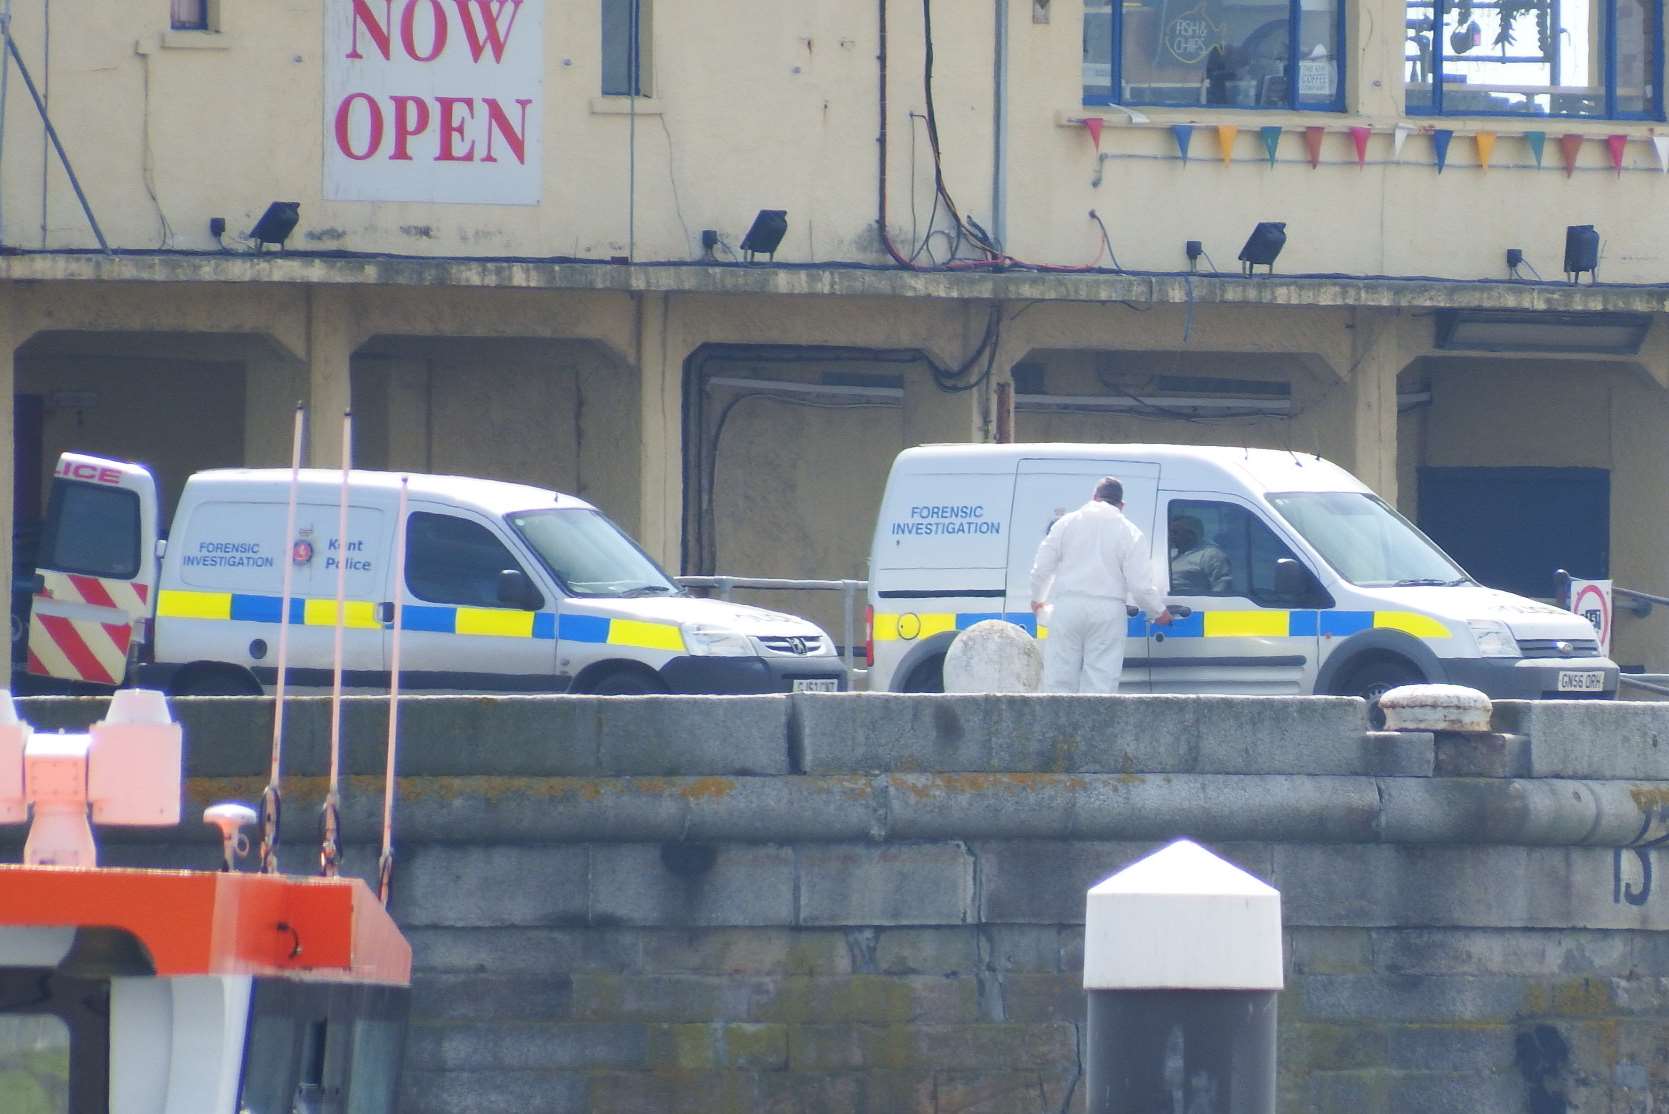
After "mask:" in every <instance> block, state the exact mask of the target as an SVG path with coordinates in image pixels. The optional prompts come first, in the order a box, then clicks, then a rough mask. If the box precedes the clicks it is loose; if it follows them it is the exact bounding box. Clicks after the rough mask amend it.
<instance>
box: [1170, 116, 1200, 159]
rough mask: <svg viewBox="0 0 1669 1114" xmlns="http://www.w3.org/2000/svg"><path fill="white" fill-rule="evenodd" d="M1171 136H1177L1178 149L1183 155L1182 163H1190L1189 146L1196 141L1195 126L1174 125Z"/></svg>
mask: <svg viewBox="0 0 1669 1114" xmlns="http://www.w3.org/2000/svg"><path fill="white" fill-rule="evenodd" d="M1171 134H1172V135H1174V136H1176V149H1177V151H1178V152H1179V153H1180V154H1181V155H1182V161H1183V162H1187V161H1188V144H1189V143H1191V142H1193V139H1194V125H1192V124H1172V125H1171Z"/></svg>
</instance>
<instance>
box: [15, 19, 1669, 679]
mask: <svg viewBox="0 0 1669 1114" xmlns="http://www.w3.org/2000/svg"><path fill="white" fill-rule="evenodd" d="M0 4H4V5H5V9H3V10H9V16H10V36H11V42H12V44H14V46H15V50H16V53H15V55H14V54H8V57H7V59H6V64H5V74H6V76H5V79H4V81H3V83H0V87H3V88H4V90H5V93H4V101H3V105H4V108H3V116H0V124H3V132H0V245H3V247H4V254H0V381H4V384H5V386H6V388H7V389H4V390H0V440H4V441H7V442H10V443H11V444H13V445H14V447H15V450H14V451H15V457H14V459H15V460H16V462H17V466H16V468H15V470H14V482H13V483H12V484H9V485H0V526H7V527H9V528H6V529H0V539H8V541H9V539H11V538H12V537H13V533H14V530H16V531H18V532H19V537H26V536H27V531H28V527H29V525H30V523H31V522H33V521H35V520H37V519H38V518H39V516H40V514H41V512H42V500H43V493H44V476H45V475H46V474H47V472H48V471H49V470H50V461H52V460H53V459H55V458H56V455H57V454H58V453H59V452H61V451H63V450H65V449H72V448H73V449H79V450H84V451H89V452H95V453H100V454H108V455H117V456H122V457H126V458H132V459H138V460H142V461H145V462H147V463H149V464H151V465H153V466H154V468H155V469H156V471H157V474H158V475H159V477H160V478H161V480H162V484H163V488H164V492H165V495H166V497H167V499H168V500H169V501H170V503H171V501H172V499H173V498H174V497H175V496H176V495H177V494H178V491H179V489H180V487H181V485H182V484H183V482H184V479H185V477H186V475H187V474H189V473H190V472H191V471H194V470H196V469H199V468H205V467H213V466H222V465H233V464H251V465H271V464H279V463H283V462H285V461H286V460H287V457H288V453H289V441H290V420H291V413H292V411H293V408H294V406H295V404H296V402H297V401H298V400H300V401H301V402H303V403H304V405H305V407H306V409H307V411H308V414H309V416H310V421H311V435H310V443H309V453H310V456H311V459H312V460H313V461H315V462H317V463H320V464H326V465H334V464H335V463H336V462H338V461H339V460H340V453H341V449H340V416H341V414H342V412H343V411H344V410H345V409H348V408H349V407H351V408H352V410H353V412H354V414H355V416H356V437H355V461H356V463H357V464H358V465H360V466H364V467H377V468H381V467H387V468H405V469H414V470H425V471H441V472H459V473H465V474H475V475H483V476H492V477H499V478H509V479H519V480H525V481H529V482H534V483H541V484H547V485H551V486H554V487H557V488H560V489H563V490H566V491H572V492H575V493H577V494H580V495H582V496H584V497H586V498H588V499H591V500H592V501H594V502H595V503H597V504H598V505H599V506H601V507H603V508H604V509H605V510H606V511H607V512H608V513H609V514H610V515H611V516H613V517H614V518H615V519H617V520H618V521H619V522H621V523H622V525H624V526H625V527H626V528H627V529H628V530H630V531H631V532H633V533H634V534H635V535H636V536H637V537H638V538H639V539H640V540H641V541H642V542H643V544H644V545H645V547H646V548H647V549H648V550H649V551H650V552H651V553H652V554H653V555H655V556H656V557H657V558H658V559H660V560H661V561H662V562H663V563H664V564H665V565H667V566H668V567H669V568H671V569H673V570H675V571H680V570H681V571H684V572H688V573H708V572H726V573H734V574H744V575H755V576H783V577H819V578H841V577H862V576H864V574H865V568H864V565H865V560H866V557H867V551H868V543H869V535H870V529H871V526H872V523H873V518H874V512H875V509H876V506H877V504H878V502H879V499H880V494H881V486H882V483H883V481H884V479H885V475H886V469H887V466H888V464H889V463H890V461H891V459H892V456H893V455H894V454H895V453H896V452H897V451H898V450H899V449H901V448H903V447H905V446H907V445H913V444H920V443H924V442H931V441H980V440H995V439H999V438H1013V439H1016V440H1090V441H1120V440H1140V441H1156V442H1165V441H1176V442H1186V443H1227V444H1245V445H1257V446H1273V447H1285V448H1290V449H1292V450H1293V451H1295V452H1304V453H1308V452H1316V453H1320V454H1322V455H1325V456H1327V457H1330V458H1332V459H1335V460H1337V461H1338V462H1339V463H1341V464H1343V465H1345V466H1346V467H1348V468H1350V469H1352V470H1353V471H1355V472H1356V473H1357V474H1359V475H1360V476H1361V477H1362V478H1363V479H1364V480H1366V481H1367V482H1368V483H1369V484H1370V485H1372V486H1373V487H1374V488H1375V490H1377V491H1378V492H1379V493H1380V494H1382V495H1383V496H1384V497H1385V498H1386V499H1388V500H1391V501H1393V502H1394V503H1396V504H1397V505H1398V506H1399V507H1400V508H1401V509H1402V510H1403V511H1404V513H1406V514H1408V515H1409V516H1410V517H1411V518H1414V519H1415V520H1416V521H1418V522H1421V523H1422V524H1424V525H1426V526H1427V527H1428V529H1429V531H1430V532H1431V533H1433V534H1434V536H1437V537H1438V539H1439V540H1440V541H1444V542H1446V543H1447V544H1450V545H1451V546H1452V547H1453V548H1454V549H1455V550H1456V551H1457V553H1458V554H1459V555H1460V556H1461V557H1462V558H1463V560H1471V561H1472V563H1473V564H1478V563H1479V561H1482V563H1483V566H1484V567H1483V568H1480V569H1478V570H1477V571H1480V573H1485V572H1487V573H1488V574H1490V575H1491V576H1493V577H1494V578H1495V579H1498V580H1502V581H1503V582H1506V583H1508V584H1509V585H1510V586H1513V587H1515V588H1518V589H1520V590H1526V591H1532V590H1535V589H1536V588H1537V586H1538V585H1541V588H1540V590H1539V591H1536V593H1535V594H1539V595H1549V594H1551V591H1552V588H1551V578H1552V572H1553V568H1554V567H1556V566H1557V565H1558V564H1566V565H1568V566H1569V567H1571V570H1572V571H1573V572H1575V573H1577V574H1579V575H1591V576H1601V575H1609V576H1612V577H1614V578H1615V579H1616V581H1617V582H1618V583H1620V584H1624V585H1627V586H1630V587H1634V588H1639V589H1642V590H1646V591H1651V592H1661V593H1665V594H1669V568H1666V557H1665V554H1666V553H1669V482H1666V480H1669V438H1666V437H1665V436H1664V433H1665V431H1666V430H1669V340H1666V339H1665V331H1666V323H1665V321H1664V314H1665V312H1669V286H1666V285H1664V284H1665V282H1666V280H1669V223H1666V222H1664V221H1663V220H1661V219H1660V218H1659V217H1658V214H1659V213H1660V212H1661V211H1662V210H1663V207H1664V206H1665V204H1666V203H1669V175H1666V174H1665V173H1664V172H1663V167H1664V166H1665V165H1669V163H1665V162H1663V161H1660V160H1664V159H1669V143H1665V142H1663V141H1662V136H1661V135H1660V133H1662V132H1663V128H1664V124H1663V117H1662V95H1661V88H1660V87H1661V75H1660V70H1661V62H1660V58H1661V46H1662V44H1661V41H1660V38H1661V32H1660V30H1659V28H1660V27H1661V11H1660V8H1659V7H1658V6H1657V4H1656V2H1655V0H1647V3H1646V4H1645V5H1641V4H1640V3H1638V2H1637V0H1590V2H1589V3H1587V4H1586V5H1582V6H1580V10H1578V8H1579V6H1578V5H1576V4H1575V3H1574V2H1573V0H1564V6H1563V8H1561V7H1560V5H1559V4H1557V3H1554V2H1553V0H1546V3H1544V4H1543V5H1542V6H1541V7H1539V8H1538V7H1537V5H1536V4H1535V3H1534V2H1533V0H1531V2H1526V3H1516V2H1515V3H1509V4H1508V5H1507V6H1506V9H1505V10H1506V12H1507V15H1506V18H1507V20H1508V23H1509V26H1510V27H1512V28H1514V29H1516V32H1517V33H1516V36H1515V38H1516V40H1517V41H1516V42H1515V43H1513V44H1506V45H1505V46H1501V45H1496V44H1493V43H1492V41H1490V40H1491V37H1492V36H1493V35H1494V34H1495V32H1496V30H1498V24H1499V21H1500V19H1501V18H1502V17H1501V15H1500V12H1501V11H1502V10H1503V9H1502V8H1501V7H1497V8H1492V9H1488V10H1486V9H1482V8H1480V9H1479V10H1478V12H1477V13H1473V12H1472V11H1471V8H1470V6H1466V7H1465V9H1464V10H1461V6H1459V5H1456V6H1455V7H1454V9H1453V10H1449V9H1447V8H1444V7H1438V6H1434V5H1433V4H1429V3H1428V4H1423V5H1422V4H1413V5H1404V4H1401V3H1394V2H1389V0H1337V2H1336V3H1335V4H1334V5H1333V6H1332V7H1329V6H1328V4H1327V2H1326V0H1291V2H1290V3H1276V4H1265V5H1255V4H1244V3H1237V2H1231V0H1185V2H1184V0H1171V2H1169V3H1167V2H1165V0H1154V2H1153V3H1150V4H1136V3H1130V4H1124V5H1122V7H1121V8H1120V9H1119V10H1118V11H1117V12H1116V13H1115V12H1114V11H1113V10H1112V9H1111V7H1110V6H1109V5H1107V4H1105V3H1101V2H1099V0H993V2H979V0H954V2H953V0H937V2H936V3H935V2H917V0H867V2H865V0H860V2H855V3H840V4H836V3H831V2H828V0H772V2H769V3H765V2H760V0H753V2H744V0H705V2H703V3H700V4H695V3H688V2H684V0H636V2H633V0H575V2H568V3H555V2H553V0H261V2H259V3H257V2H254V0H205V2H202V3H192V2H191V0H176V2H175V3H174V4H173V10H172V11H171V10H170V5H169V3H168V2H167V0H147V2H146V3H143V4H135V3H115V2H112V0H86V3H85V4H76V5H65V4H62V3H60V4H58V5H52V4H51V3H50V0H0ZM1463 16H1464V17H1465V18H1464V19H1463V18H1462V17H1463ZM1549 19H1553V20H1554V21H1555V23H1556V24H1557V26H1556V27H1555V28H1554V32H1553V33H1549V34H1547V35H1541V34H1540V32H1539V31H1538V26H1539V25H1538V20H1540V21H1541V22H1543V23H1545V22H1547V21H1548V20H1549ZM1480 20H1481V21H1482V23H1483V25H1484V26H1481V27H1479V28H1478V29H1477V30H1475V31H1474V30H1472V29H1471V27H1472V25H1473V24H1476V23H1478V21H1480ZM1474 40H1476V41H1477V42H1478V43H1479V44H1481V45H1475V46H1468V45H1467V43H1468V42H1471V41H1474ZM1434 44H1435V45H1434ZM1553 44H1560V47H1559V49H1560V50H1563V54H1562V55H1561V54H1560V53H1559V51H1558V50H1553V49H1552V46H1553ZM1463 46H1464V47H1465V48H1466V49H1464V50H1462V49H1460V48H1461V47H1463ZM1474 50H1477V51H1479V53H1477V54H1474V53H1472V52H1473V51H1474ZM1490 51H1494V54H1495V55H1501V54H1503V52H1505V53H1506V54H1507V55H1508V56H1510V57H1512V58H1514V59H1517V58H1519V56H1521V55H1522V56H1524V58H1525V60H1523V61H1513V62H1500V63H1490V64H1479V63H1478V59H1479V58H1481V57H1483V56H1484V55H1485V54H1487V53H1489V52H1490ZM1289 58H1296V59H1298V62H1297V64H1288V61H1287V59H1289ZM1538 59H1539V60H1538ZM1512 66H1518V67H1520V68H1519V69H1512V68H1511V67H1512ZM25 71H26V72H27V74H28V79H29V82H32V83H33V86H34V88H35V90H36V91H37V92H38V93H39V95H40V101H39V107H38V106H37V102H36V100H35V98H34V97H32V96H31V93H30V89H29V86H28V84H27V83H26V82H25V79H24V74H25ZM633 88H635V89H636V90H637V92H638V93H639V95H636V96H632V95H628V94H629V93H630V92H631V91H632V89H633ZM40 109H44V113H43V111H41V110H40ZM43 119H45V120H50V122H51V125H52V132H54V133H55V134H56V137H57V139H58V141H59V142H61V144H62V148H63V152H64V156H65V157H63V158H60V156H59V154H58V153H57V150H56V148H55V145H54V142H53V138H52V136H51V135H49V134H48V129H47V128H46V127H45V126H44V124H43ZM1318 129H1319V130H1318ZM1538 136H1539V137H1540V138H1539V139H1538V138H1537V137H1538ZM1567 136H1573V137H1576V139H1575V141H1574V142H1572V141H1570V140H1566V139H1565V138H1564V137H1567ZM1440 152H1441V154H1442V156H1443V160H1442V161H1443V165H1442V166H1441V172H1440V168H1439V165H1438V162H1439V153H1440ZM1567 158H1568V159H1569V160H1570V164H1569V166H1568V168H1567V165H1566V161H1565V160H1566V159H1567ZM71 170H73V175H74V180H73V182H72V179H71V174H70V171H71ZM83 198H84V202H83V200H82V199H83ZM274 201H291V202H298V203H299V220H298V222H297V223H296V225H295V227H294V229H293V230H291V231H290V232H289V233H288V235H287V237H285V240H284V243H283V244H282V245H278V244H271V243H269V244H265V245H263V244H260V243H258V242H256V241H255V240H254V239H252V238H251V237H250V235H249V233H250V231H251V229H252V228H253V227H254V226H255V224H256V223H257V221H258V220H259V218H260V217H261V216H262V214H263V212H264V211H265V210H266V209H267V207H268V205H269V204H270V203H271V202H274ZM952 206H954V207H955V208H954V210H953V209H952ZM760 210H783V211H785V212H786V221H787V229H786V234H785V235H784V236H783V238H782V240H781V243H780V244H779V245H777V246H776V248H775V252H774V256H760V257H757V258H754V259H752V260H751V261H749V260H747V259H746V256H747V254H748V253H746V252H744V251H743V244H742V242H741V241H742V236H743V233H744V232H745V230H746V229H747V228H748V226H749V224H750V223H751V222H752V221H753V219H754V216H755V214H756V213H757V212H758V211H760ZM953 212H954V213H955V214H956V216H954V217H953V216H952V215H951V214H952V213H953ZM1259 221H1282V222H1284V223H1285V232H1286V237H1287V241H1286V244H1285V248H1284V250H1283V251H1282V252H1281V254H1280V255H1279V257H1278V260H1277V261H1276V263H1275V265H1274V268H1273V273H1271V274H1263V273H1259V274H1257V275H1254V276H1250V277H1248V276H1246V275H1243V274H1241V273H1240V266H1239V264H1238V263H1237V261H1236V258H1235V257H1236V254H1237V253H1238V251H1239V250H1240V246H1241V245H1242V244H1243V243H1244V242H1245V241H1246V239H1247V236H1248V233H1249V232H1250V231H1251V229H1252V227H1253V225H1254V224H1255V223H1257V222H1259ZM221 222H223V230H222V231H220V232H219V234H218V235H217V234H216V233H215V232H214V231H213V229H219V228H221V227H222V224H221ZM1590 224H1591V225H1595V226H1597V228H1598V230H1599V233H1600V235H1601V237H1602V249H1601V255H1600V259H1599V268H1598V273H1597V278H1598V279H1599V280H1600V281H1599V282H1598V283H1597V284H1595V283H1593V282H1592V281H1591V280H1592V278H1593V277H1595V276H1585V277H1583V279H1582V282H1581V284H1580V285H1574V286H1573V285H1570V284H1568V283H1565V282H1563V281H1561V278H1562V276H1561V273H1560V272H1561V262H1562V257H1563V254H1564V248H1565V237H1566V228H1567V226H1570V225H1590ZM704 230H712V233H713V234H714V235H711V236H707V235H704ZM101 239H102V241H103V244H104V245H106V246H107V248H108V250H106V249H105V248H104V247H101ZM709 240H710V241H712V242H711V244H710V246H709V245H707V243H706V241H709ZM1187 241H1199V242H1200V244H1201V245H1202V248H1203V253H1202V254H1201V256H1200V258H1199V259H1198V260H1197V261H1196V262H1195V263H1193V264H1192V265H1191V264H1190V261H1189V258H1188V255H1187V254H1186V253H1185V250H1184V245H1185V243H1186V242H1187ZM1509 248H1514V249H1518V250H1519V251H1520V252H1521V253H1522V255H1523V257H1524V258H1525V259H1526V260H1527V261H1528V263H1527V265H1526V266H1524V267H1521V268H1520V271H1519V273H1520V274H1522V275H1525V276H1531V275H1533V273H1534V272H1532V270H1531V268H1534V269H1535V271H1537V272H1539V273H1540V275H1541V276H1543V277H1544V278H1545V279H1547V280H1549V281H1537V280H1536V279H1535V278H1534V277H1525V278H1510V277H1509V275H1508V270H1507V266H1506V263H1505V259H1506V252H1507V249H1509ZM1213 260H1215V264H1214V263H1213V262H1212V261H1213ZM1457 524H1458V525H1457ZM0 544H4V543H0ZM1542 565H1545V566H1547V567H1546V568H1545V570H1543V569H1542V568H1541V566H1542ZM1544 574H1545V575H1544ZM772 602H773V603H776V604H784V603H786V604H787V605H788V606H789V607H790V608H791V609H797V610H800V611H802V612H804V613H806V614H809V615H811V616H813V617H814V618H817V619H818V620H819V621H821V622H823V623H824V624H825V625H827V626H829V627H831V628H833V629H839V620H838V617H837V616H836V615H835V614H834V612H833V609H832V605H831V604H830V603H829V602H828V601H827V600H825V599H822V598H813V597H806V598H802V599H798V600H793V601H783V600H781V599H780V598H778V599H775V600H773V601H772ZM1615 656H1616V657H1617V658H1618V660H1619V661H1621V662H1623V663H1624V664H1625V665H1628V664H1633V665H1641V666H1645V667H1647V668H1649V669H1652V670H1660V671H1661V670H1669V625H1666V624H1665V623H1664V621H1663V619H1662V618H1661V613H1659V614H1658V615H1654V616H1652V617H1649V618H1636V617H1634V616H1632V615H1624V616H1622V617H1621V618H1620V619H1619V622H1618V625H1617V643H1616V652H1615Z"/></svg>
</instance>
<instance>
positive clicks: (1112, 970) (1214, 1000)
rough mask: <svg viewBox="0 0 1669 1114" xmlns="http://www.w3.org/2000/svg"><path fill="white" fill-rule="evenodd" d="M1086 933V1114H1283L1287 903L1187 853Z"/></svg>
mask: <svg viewBox="0 0 1669 1114" xmlns="http://www.w3.org/2000/svg"><path fill="white" fill-rule="evenodd" d="M1084 922H1085V923H1084V990H1085V991H1086V992H1088V995H1089V1035H1088V1045H1089V1056H1088V1061H1089V1064H1088V1077H1089V1089H1088V1095H1087V1098H1088V1114H1148V1112H1150V1111H1155V1110H1164V1111H1172V1110H1175V1111H1187V1112H1188V1114H1194V1112H1196V1111H1198V1112H1200V1114H1228V1112H1230V1111H1232V1112H1233V1114H1274V1111H1275V997H1276V994H1277V993H1278V992H1279V991H1280V989H1281V986H1282V973H1281V895H1280V893H1279V892H1277V891H1276V890H1274V889H1272V888H1271V887H1269V886H1267V885H1265V884H1264V883H1262V882H1260V881H1258V880H1257V879H1256V878H1254V877H1252V876H1251V875H1250V874H1247V873H1246V872H1245V871H1243V870H1241V869H1240V868H1239V867H1236V866H1234V865H1233V864H1232V863H1227V862H1224V861H1223V860H1222V859H1219V858H1218V857H1217V856H1215V855H1213V854H1212V853H1211V852H1209V851H1207V850H1206V849H1205V848H1203V847H1201V846H1199V845H1198V844H1196V843H1191V842H1190V841H1188V840H1185V839H1183V840H1178V841H1177V842H1175V843H1173V844H1171V845H1170V846H1169V847H1166V848H1164V849H1163V850H1161V851H1157V852H1155V853H1154V854H1152V855H1149V856H1148V857H1147V858H1145V859H1142V860H1141V861H1139V862H1136V863H1133V864H1132V865H1130V866H1128V867H1126V868H1125V869H1124V870H1122V871H1120V872H1119V873H1117V874H1115V875H1113V876H1112V877H1111V878H1108V879H1107V880H1106V881H1104V882H1102V883H1101V884H1100V885H1098V886H1096V887H1095V888H1094V889H1092V890H1090V891H1089V896H1088V899H1087V904H1086V909H1085V918H1084Z"/></svg>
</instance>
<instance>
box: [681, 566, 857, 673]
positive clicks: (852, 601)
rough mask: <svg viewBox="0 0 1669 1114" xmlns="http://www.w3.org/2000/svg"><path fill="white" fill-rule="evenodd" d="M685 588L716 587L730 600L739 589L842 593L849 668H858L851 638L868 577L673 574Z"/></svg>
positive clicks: (844, 633)
mask: <svg viewBox="0 0 1669 1114" xmlns="http://www.w3.org/2000/svg"><path fill="white" fill-rule="evenodd" d="M673 579H674V580H676V581H677V582H678V584H679V585H680V586H681V587H684V588H716V589H718V593H719V599H721V600H728V599H729V598H730V593H731V592H732V591H734V590H735V589H737V588H754V589H764V590H766V591H773V590H774V591H783V592H806V591H809V592H839V593H840V605H841V613H842V619H841V636H842V644H843V645H844V646H845V647H846V667H847V668H848V669H857V668H858V654H857V647H855V646H854V645H853V644H852V640H853V639H854V638H855V637H856V636H857V630H858V620H857V601H858V600H859V599H860V598H865V597H867V594H868V592H869V581H867V580H785V579H781V578H779V577H770V576H677V577H673Z"/></svg>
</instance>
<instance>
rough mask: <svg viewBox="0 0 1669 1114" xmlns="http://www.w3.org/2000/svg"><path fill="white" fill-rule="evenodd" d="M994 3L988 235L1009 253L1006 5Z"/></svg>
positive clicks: (999, 0)
mask: <svg viewBox="0 0 1669 1114" xmlns="http://www.w3.org/2000/svg"><path fill="white" fill-rule="evenodd" d="M995 2H996V44H997V45H996V51H995V57H994V58H993V60H992V69H993V71H994V72H993V73H992V75H991V76H992V81H991V89H992V96H991V116H992V120H991V130H992V133H993V135H994V137H995V138H994V141H993V143H992V145H991V235H992V236H994V237H995V238H996V240H997V248H998V250H1000V251H1003V252H1007V251H1008V6H1009V0H995Z"/></svg>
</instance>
